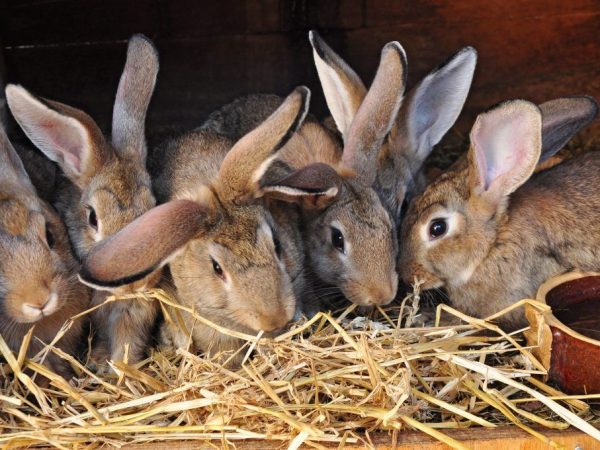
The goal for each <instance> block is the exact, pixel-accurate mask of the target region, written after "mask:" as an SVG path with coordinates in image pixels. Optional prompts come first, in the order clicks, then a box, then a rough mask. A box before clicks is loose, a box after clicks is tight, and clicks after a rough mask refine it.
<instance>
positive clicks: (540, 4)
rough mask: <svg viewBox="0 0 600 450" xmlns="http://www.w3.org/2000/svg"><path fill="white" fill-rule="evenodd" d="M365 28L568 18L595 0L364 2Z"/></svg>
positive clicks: (592, 5) (595, 5)
mask: <svg viewBox="0 0 600 450" xmlns="http://www.w3.org/2000/svg"><path fill="white" fill-rule="evenodd" d="M366 2H367V5H366V9H367V11H366V24H367V26H369V27H371V26H382V25H392V24H394V25H404V24H407V23H419V24H420V25H425V24H427V23H431V24H443V23H462V24H463V26H465V27H469V26H471V25H472V24H473V23H474V22H476V21H489V20H497V19H500V20H505V19H522V18H529V19H533V20H535V21H544V20H545V19H546V18H547V17H549V16H552V15H560V16H565V15H570V14H582V13H594V12H598V1H597V0H577V1H568V2H565V1H563V0H544V1H531V0H511V1H505V0H488V1H487V2H486V3H485V6H483V5H482V3H481V2H480V1H478V0H461V1H459V2H453V1H444V0H421V1H419V2H399V1H396V0H366Z"/></svg>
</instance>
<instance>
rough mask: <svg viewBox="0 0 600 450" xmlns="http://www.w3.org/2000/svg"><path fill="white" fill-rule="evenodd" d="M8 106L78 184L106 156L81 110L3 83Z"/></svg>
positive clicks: (96, 132)
mask: <svg viewBox="0 0 600 450" xmlns="http://www.w3.org/2000/svg"><path fill="white" fill-rule="evenodd" d="M6 99H7V101H8V106H9V107H10V110H11V112H12V114H13V116H14V117H15V119H16V121H17V122H18V123H19V125H20V126H21V128H22V129H23V131H24V132H25V134H26V135H27V136H28V137H29V139H31V141H32V142H33V143H34V144H35V145H36V146H37V147H38V148H39V149H40V150H41V151H42V152H43V153H44V154H45V155H46V156H47V157H48V158H49V159H51V160H52V161H55V162H57V163H58V164H59V165H60V167H61V168H62V170H63V171H64V172H65V174H66V175H67V177H69V179H71V181H73V182H74V183H75V184H77V185H79V186H81V184H82V182H83V181H84V180H85V179H87V178H88V177H90V176H92V175H93V173H94V172H95V171H96V170H97V169H98V168H99V167H100V165H101V164H102V162H103V161H104V160H105V158H106V151H107V150H106V143H105V141H104V137H103V136H102V133H101V132H100V129H99V128H98V126H97V125H96V124H95V122H94V121H93V120H92V119H91V118H90V117H89V116H88V115H87V114H85V113H84V112H83V111H80V110H78V109H75V108H71V107H70V106H67V105H63V104H62V103H58V102H53V101H49V100H42V99H38V98H36V97H34V96H33V95H32V94H30V93H29V92H27V90H25V89H24V88H23V87H21V86H16V85H14V84H9V85H8V86H7V87H6Z"/></svg>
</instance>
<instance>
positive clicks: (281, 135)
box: [81, 88, 329, 353]
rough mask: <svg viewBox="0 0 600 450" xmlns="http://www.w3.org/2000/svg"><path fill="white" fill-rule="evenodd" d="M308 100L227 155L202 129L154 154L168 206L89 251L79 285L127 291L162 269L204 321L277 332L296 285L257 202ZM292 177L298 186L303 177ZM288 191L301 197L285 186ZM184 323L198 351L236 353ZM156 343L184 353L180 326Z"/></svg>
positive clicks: (223, 339) (231, 345)
mask: <svg viewBox="0 0 600 450" xmlns="http://www.w3.org/2000/svg"><path fill="white" fill-rule="evenodd" d="M308 101H309V91H308V89H306V88H298V89H296V90H295V91H294V92H293V93H292V94H290V95H289V96H288V98H287V99H286V101H285V102H284V103H283V104H282V105H281V106H280V107H279V108H278V109H277V110H276V111H275V112H274V113H273V115H272V116H270V117H269V118H268V119H267V120H266V121H265V122H264V123H263V124H261V125H260V126H259V127H257V128H256V129H255V130H253V131H251V132H250V133H248V134H247V135H245V136H244V137H242V138H241V139H240V140H239V141H237V142H236V143H235V144H234V145H233V146H232V144H231V141H229V140H228V139H227V138H225V137H223V136H221V135H219V134H217V133H215V132H213V131H210V130H204V129H198V130H195V131H192V132H190V133H188V134H186V135H184V136H182V137H180V138H177V139H175V140H173V141H171V142H170V143H168V144H167V146H166V147H165V148H164V149H162V151H158V152H157V154H159V155H162V158H163V159H162V160H161V161H162V162H163V164H164V171H163V173H162V174H161V176H159V177H158V178H157V180H156V186H157V192H158V193H159V196H160V198H169V199H170V201H168V202H167V203H165V204H163V205H161V206H157V207H156V208H154V209H152V210H150V211H149V212H147V213H146V214H144V215H143V216H141V217H140V218H138V219H137V220H135V221H134V222H132V223H131V224H129V225H128V226H126V227H125V228H123V230H121V231H120V232H119V233H117V234H115V235H114V236H112V237H110V238H108V239H106V240H105V241H103V242H102V243H100V244H99V245H98V246H97V247H95V248H94V249H93V250H92V251H91V253H90V255H89V257H88V258H87V259H86V261H85V263H84V266H83V271H82V273H81V276H82V278H83V279H84V280H87V281H88V282H90V283H92V284H96V285H115V284H119V283H127V282H130V281H133V280H136V279H139V278H141V277H143V276H144V275H145V274H146V273H148V272H150V271H153V270H155V269H156V268H158V267H161V266H163V265H164V264H166V263H169V268H170V273H171V275H172V279H173V284H174V286H175V289H176V295H177V298H178V300H179V301H180V302H181V303H182V304H183V305H185V306H187V307H190V308H194V309H195V310H196V311H197V312H198V313H199V314H201V315H202V316H204V317H206V318H208V319H210V320H212V321H213V322H216V323H218V324H220V325H223V326H226V327H229V328H232V329H234V330H238V331H243V332H248V333H253V334H254V333H256V332H258V331H259V330H263V331H265V332H267V333H274V332H277V330H279V329H281V328H282V327H284V326H285V325H286V324H287V323H288V322H289V321H290V320H291V319H292V317H293V316H294V313H295V309H296V299H295V296H294V291H293V287H292V283H293V280H292V278H291V277H290V275H289V273H288V270H287V267H286V262H285V260H284V258H283V257H282V245H281V242H280V240H279V239H278V232H279V229H278V228H277V227H276V224H275V223H274V220H273V218H272V216H271V214H269V212H268V210H267V208H266V207H265V204H264V200H263V199H261V198H258V197H261V196H262V195H263V192H262V190H261V184H262V181H261V180H262V178H263V174H264V173H265V171H266V170H267V169H268V168H269V166H270V164H271V163H272V162H273V160H274V159H275V157H276V155H277V152H278V150H279V149H280V148H281V147H282V146H283V145H284V144H285V143H286V142H287V140H288V139H289V138H290V136H292V134H293V133H294V131H295V130H296V129H297V128H298V127H299V126H300V124H301V123H302V120H303V119H304V117H305V115H306V111H307V109H308ZM316 169H318V168H316ZM312 173H313V174H316V172H315V171H313V172H312ZM323 173H325V174H326V173H327V172H326V169H325V172H321V175H322V174H323ZM296 175H297V177H296V178H295V180H298V179H300V178H302V176H303V173H302V172H301V173H297V174H296ZM317 175H318V174H317ZM324 178H326V177H324ZM313 181H314V180H313ZM323 185H324V186H325V187H324V188H323V189H319V188H318V186H317V183H315V182H313V183H312V184H311V189H310V190H309V191H307V192H306V195H308V196H315V195H320V193H321V191H322V190H326V189H328V188H329V187H328V184H327V182H323ZM285 188H287V189H297V190H300V189H301V188H300V187H295V186H294V185H293V184H292V183H289V185H286V186H285ZM282 189H283V188H282ZM281 241H283V240H281ZM184 318H185V322H186V328H187V330H188V331H189V332H191V335H192V340H191V342H192V344H193V346H194V347H195V348H197V349H199V350H202V351H204V352H209V353H218V352H220V351H222V350H228V349H236V348H238V347H239V345H240V342H239V341H238V340H237V339H232V338H230V337H229V336H227V335H223V334H221V333H219V332H218V331H216V330H214V329H213V328H211V327H209V326H206V325H204V324H202V323H199V322H195V320H194V319H193V317H191V316H190V315H188V314H184ZM161 334H162V337H163V339H164V340H165V341H166V342H167V343H170V344H173V345H174V346H176V347H187V345H188V336H187V335H186V334H185V332H184V331H183V330H181V329H180V328H179V327H178V326H177V325H175V326H170V325H169V324H168V323H165V325H164V327H163V330H162V333H161Z"/></svg>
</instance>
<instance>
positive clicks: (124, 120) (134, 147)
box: [7, 35, 160, 362]
mask: <svg viewBox="0 0 600 450" xmlns="http://www.w3.org/2000/svg"><path fill="white" fill-rule="evenodd" d="M157 71H158V59H157V54H156V50H155V49H154V48H153V46H152V44H151V43H150V42H149V41H148V40H147V38H145V37H143V36H139V35H138V36H134V37H133V38H132V39H131V40H130V42H129V47H128V53H127V62H126V64H125V68H124V70H123V74H122V76H121V80H120V83H119V88H118V91H117V96H116V100H115V106H114V110H113V135H112V139H111V140H108V139H105V137H104V136H103V135H102V133H101V132H100V130H99V128H98V126H97V125H96V124H95V122H94V121H93V119H92V118H91V117H89V116H88V115H87V114H85V113H84V112H83V111H80V110H78V109H76V108H73V107H70V106H67V105H64V104H61V103H58V102H54V101H46V100H39V99H36V98H35V97H33V96H32V95H31V94H29V93H28V92H27V91H25V90H24V89H23V88H20V87H15V86H9V87H8V88H7V99H8V103H9V106H10V108H11V110H12V112H13V115H14V116H15V118H16V120H17V121H18V122H19V124H20V125H21V126H22V128H23V129H24V131H25V133H26V134H27V135H28V136H29V137H30V139H32V141H33V142H34V143H35V144H36V145H37V146H38V147H39V148H40V149H41V150H42V151H43V152H44V153H45V154H46V156H48V158H50V159H52V160H53V161H56V162H57V163H58V164H59V166H60V167H61V169H62V170H63V172H64V174H65V176H66V178H63V179H61V180H60V182H59V184H58V187H57V193H56V200H55V204H56V207H57V209H58V211H59V213H60V214H61V216H62V217H63V219H64V221H65V223H66V225H67V229H68V231H69V235H70V237H71V240H72V242H73V245H74V248H75V251H76V253H77V256H78V257H79V258H80V259H82V260H85V258H86V257H87V255H88V253H89V252H90V250H92V249H93V248H94V246H95V245H96V244H97V243H99V242H101V241H102V240H103V239H105V238H107V237H109V236H112V235H114V234H115V233H117V232H118V231H119V230H121V229H122V228H123V227H124V226H125V225H127V224H128V223H130V222H131V221H133V220H134V219H135V218H137V217H139V216H140V215H142V214H143V213H144V212H146V211H147V210H148V209H150V208H152V207H153V206H154V205H155V199H154V196H153V193H152V188H151V183H150V177H149V175H148V172H147V170H146V141H145V134H144V121H145V116H146V110H147V107H148V103H149V102H150V97H151V95H152V91H153V89H154V83H155V80H156V74H157ZM92 214H93V215H95V216H96V218H97V227H95V226H94V224H93V219H92V218H91V215H92ZM159 277H160V273H158V272H155V273H151V274H149V275H148V276H147V277H146V278H145V279H144V280H140V281H138V282H136V283H132V284H129V285H127V286H122V287H119V288H115V289H110V290H111V291H112V293H115V294H121V293H130V292H133V291H136V290H143V289H146V288H148V287H151V286H152V285H153V284H154V283H156V282H157V281H158V278H159ZM106 296H107V294H106V293H105V292H100V291H96V292H95V293H94V298H93V304H94V305H98V304H101V303H103V302H104V300H105V298H106ZM131 308H132V310H131V311H128V306H127V305H126V304H115V303H113V304H109V305H106V306H104V307H102V308H100V309H98V310H97V311H96V312H95V313H94V314H93V321H94V323H95V324H96V325H97V326H96V328H97V333H98V337H99V339H98V343H99V345H101V346H106V347H108V352H109V353H110V357H111V359H113V360H120V359H122V358H123V349H124V345H125V344H126V343H129V346H130V349H129V361H130V362H136V361H138V360H140V359H141V358H142V357H143V355H144V352H145V349H146V345H147V340H148V337H149V330H150V329H151V327H152V324H153V322H154V320H155V318H156V315H157V305H156V304H154V303H148V302H141V303H135V302H131ZM121 321H122V322H124V324H121V323H120V322H121Z"/></svg>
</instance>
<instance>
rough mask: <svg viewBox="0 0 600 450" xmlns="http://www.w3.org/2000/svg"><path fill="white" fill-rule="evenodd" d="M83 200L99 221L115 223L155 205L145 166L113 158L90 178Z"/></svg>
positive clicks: (126, 220) (127, 219) (134, 216)
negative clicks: (92, 209)
mask: <svg viewBox="0 0 600 450" xmlns="http://www.w3.org/2000/svg"><path fill="white" fill-rule="evenodd" d="M82 201H83V202H84V203H86V204H89V205H90V206H92V207H94V209H96V212H97V213H98V214H99V215H100V216H102V217H100V219H101V220H109V221H112V222H115V223H120V222H123V221H125V223H129V222H130V221H131V220H133V219H135V218H136V217H138V216H140V215H141V214H143V213H144V212H146V211H147V210H149V209H150V208H152V207H153V206H154V205H155V204H156V201H155V199H154V196H153V194H152V189H151V184H150V177H149V175H148V173H147V172H146V170H145V168H143V167H140V166H139V165H138V164H137V163H134V162H131V161H128V160H116V159H115V160H113V162H112V163H111V164H110V165H108V166H106V167H104V168H103V169H102V170H101V171H99V172H98V174H97V175H96V176H94V177H93V179H92V180H91V182H90V184H89V185H88V186H87V187H86V188H85V189H84V191H83V193H82ZM120 228H121V226H119V227H118V228H117V229H116V230H115V231H117V230H118V229H120Z"/></svg>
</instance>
